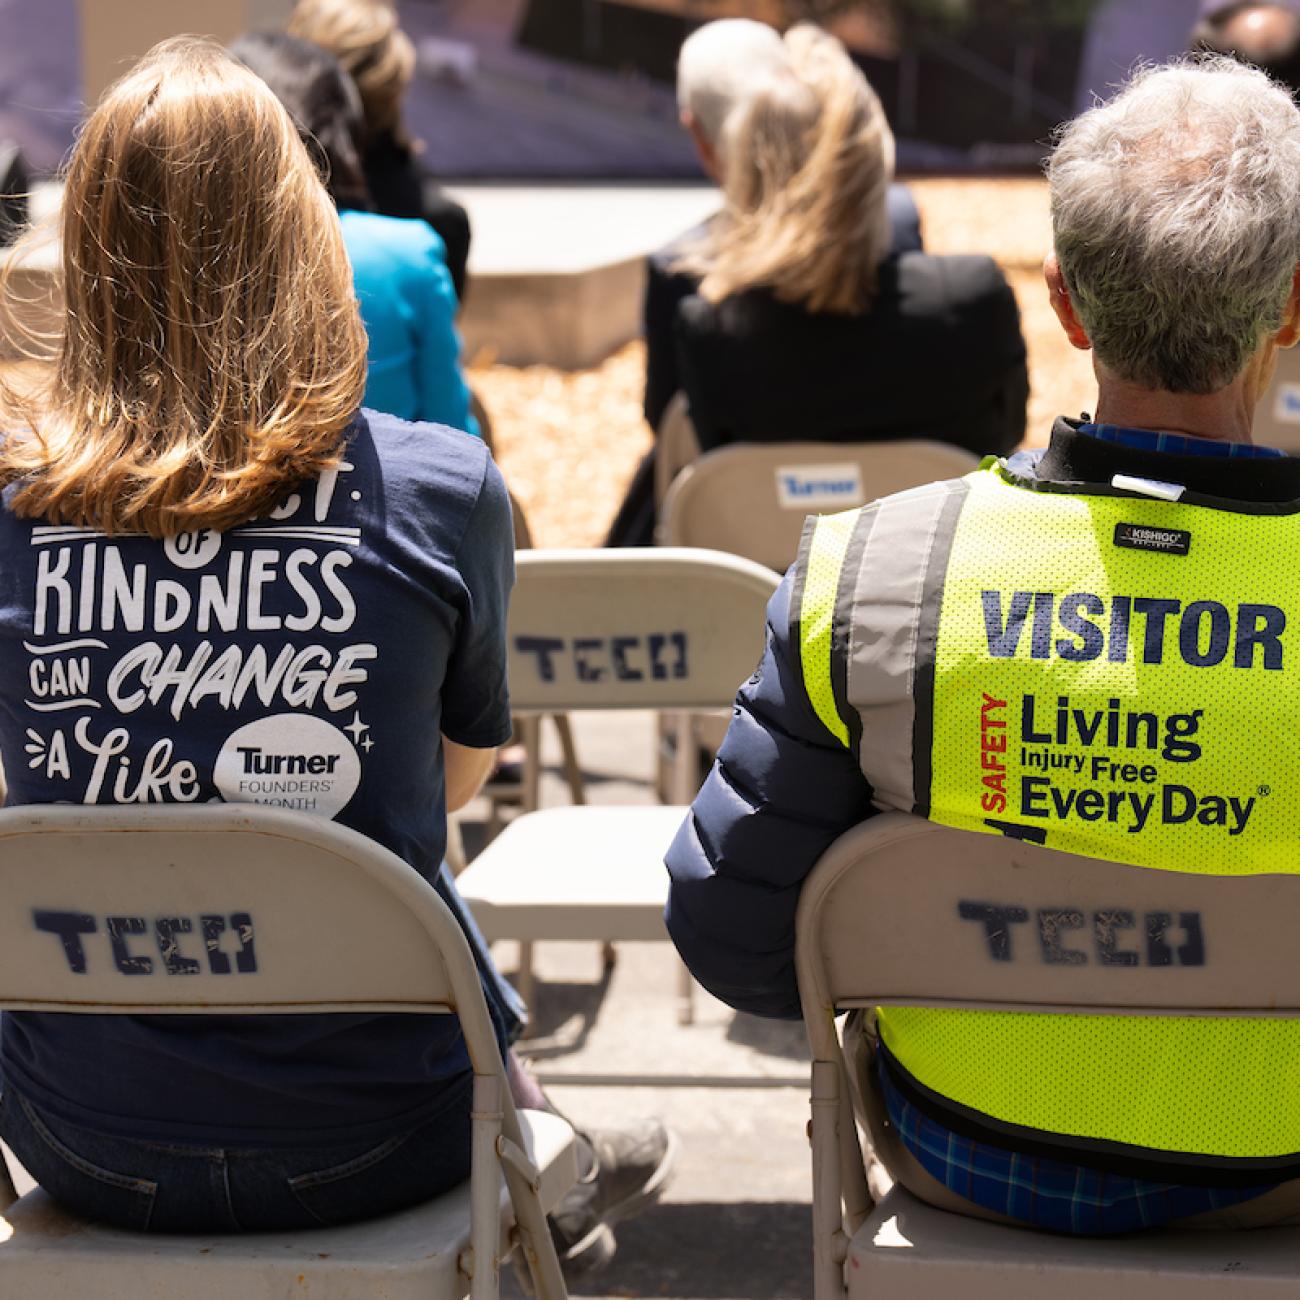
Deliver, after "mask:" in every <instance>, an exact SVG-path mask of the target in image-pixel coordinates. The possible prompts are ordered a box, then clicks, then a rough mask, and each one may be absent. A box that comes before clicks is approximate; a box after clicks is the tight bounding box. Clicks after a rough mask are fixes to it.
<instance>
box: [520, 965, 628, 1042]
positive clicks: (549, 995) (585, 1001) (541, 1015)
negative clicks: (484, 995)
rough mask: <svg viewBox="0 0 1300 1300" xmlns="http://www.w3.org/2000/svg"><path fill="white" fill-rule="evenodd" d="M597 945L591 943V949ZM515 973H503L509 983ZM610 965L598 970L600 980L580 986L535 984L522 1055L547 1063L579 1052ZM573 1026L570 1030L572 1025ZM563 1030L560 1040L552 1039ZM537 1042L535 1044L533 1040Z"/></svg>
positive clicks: (603, 995)
mask: <svg viewBox="0 0 1300 1300" xmlns="http://www.w3.org/2000/svg"><path fill="white" fill-rule="evenodd" d="M596 946H597V945H595V944H592V947H593V949H594V948H595V947H596ZM514 974H515V972H513V971H506V978H507V979H510V980H511V981H512V982H513V977H514ZM613 974H614V968H613V967H612V966H609V967H602V970H601V976H600V979H598V980H595V981H583V982H582V983H560V982H558V981H551V980H538V981H537V998H536V1005H535V1006H533V1007H531V1008H530V1011H531V1014H532V1031H531V1034H530V1036H529V1037H528V1038H527V1039H525V1040H524V1043H523V1046H524V1049H525V1052H526V1054H527V1055H528V1057H529V1058H530V1059H532V1060H537V1061H541V1060H548V1059H550V1058H553V1057H558V1056H568V1055H569V1054H570V1053H572V1052H580V1051H581V1050H582V1049H583V1048H584V1047H585V1046H586V1045H587V1039H588V1038H589V1037H590V1035H591V1029H592V1026H593V1025H594V1024H595V1023H596V1017H597V1016H598V1015H599V1014H600V1008H601V1006H602V1004H603V1003H604V1001H605V998H606V996H607V995H608V993H609V982H610V980H611V979H612V978H613ZM574 1021H576V1022H577V1027H576V1029H575V1028H572V1025H573V1022H574ZM561 1028H563V1029H564V1030H565V1032H564V1036H563V1040H562V1041H561V1040H558V1039H553V1036H554V1035H556V1034H557V1033H558V1031H559V1030H560V1029H561ZM534 1040H538V1041H534Z"/></svg>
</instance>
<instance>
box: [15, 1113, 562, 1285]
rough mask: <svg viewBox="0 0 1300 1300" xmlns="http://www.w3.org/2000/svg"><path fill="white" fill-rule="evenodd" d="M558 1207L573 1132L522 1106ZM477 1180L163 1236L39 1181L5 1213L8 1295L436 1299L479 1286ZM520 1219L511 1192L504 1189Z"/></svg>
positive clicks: (548, 1204)
mask: <svg viewBox="0 0 1300 1300" xmlns="http://www.w3.org/2000/svg"><path fill="white" fill-rule="evenodd" d="M519 1120H520V1124H521V1126H522V1128H523V1133H524V1142H525V1145H526V1146H527V1147H528V1149H529V1151H530V1152H531V1153H532V1158H533V1160H534V1162H535V1163H536V1164H537V1166H538V1168H539V1169H540V1171H541V1175H542V1177H541V1199H542V1205H543V1207H544V1208H546V1209H547V1210H550V1209H551V1208H552V1207H553V1206H554V1205H555V1203H556V1202H557V1201H558V1200H559V1199H560V1198H561V1197H562V1196H563V1195H564V1193H565V1192H566V1191H567V1190H568V1189H569V1188H570V1187H572V1186H573V1184H574V1182H575V1181H576V1179H577V1167H576V1158H575V1154H574V1135H573V1130H572V1129H571V1128H570V1127H569V1125H568V1124H566V1123H565V1122H564V1121H563V1120H562V1119H560V1118H559V1117H558V1116H555V1115H549V1114H544V1113H541V1112H536V1111H521V1112H520V1114H519ZM469 1204H470V1198H469V1184H468V1183H464V1184H462V1185H461V1186H460V1187H457V1188H456V1189H455V1190H453V1191H451V1192H448V1193H447V1194H446V1195H445V1196H440V1197H438V1198H437V1199H436V1200H433V1201H429V1202H426V1203H425V1204H423V1205H417V1206H414V1207H412V1208H411V1209H409V1210H402V1211H400V1212H398V1213H397V1214H389V1215H385V1216H384V1217H383V1218H379V1219H369V1220H366V1221H365V1222H362V1223H350V1224H348V1225H346V1226H345V1227H341V1228H320V1229H315V1230H311V1231H304V1232H285V1233H279V1232H274V1233H249V1234H246V1235H242V1236H211V1237H201V1236H162V1235H147V1234H137V1233H132V1232H124V1231H120V1230H118V1229H116V1228H108V1227H104V1226H102V1225H100V1224H95V1223H89V1222H87V1221H86V1220H84V1219H80V1218H78V1217H76V1216H75V1215H72V1214H69V1213H68V1212H66V1211H65V1210H63V1209H62V1208H60V1207H59V1206H58V1205H57V1204H56V1203H55V1202H54V1201H53V1200H52V1199H51V1198H50V1197H49V1196H48V1195H47V1194H46V1193H45V1192H43V1191H41V1190H39V1189H38V1190H36V1191H34V1192H30V1193H28V1195H26V1196H24V1197H23V1198H22V1199H21V1200H19V1201H18V1202H17V1203H16V1204H15V1205H14V1206H12V1207H11V1209H10V1210H9V1211H8V1213H7V1214H6V1215H5V1216H4V1217H3V1218H0V1296H5V1297H13V1300H140V1298H142V1297H145V1296H184V1297H185V1300H232V1297H238V1300H284V1297H288V1296H298V1295H301V1296H302V1297H304V1300H308V1298H309V1300H358V1298H359V1297H362V1296H373V1297H380V1296H382V1297H383V1298H384V1300H434V1298H435V1297H444V1296H445V1297H457V1296H463V1295H465V1294H466V1293H467V1291H468V1284H467V1282H466V1280H465V1278H464V1277H463V1276H462V1275H461V1274H460V1273H459V1271H458V1269H457V1258H458V1256H459V1255H460V1252H461V1251H462V1250H463V1249H464V1248H465V1247H466V1246H467V1245H468V1244H469V1222H470V1214H469ZM502 1210H503V1214H504V1215H505V1216H506V1221H507V1222H509V1221H510V1218H511V1215H510V1203H509V1198H508V1196H507V1194H506V1192H505V1189H504V1187H503V1188H502Z"/></svg>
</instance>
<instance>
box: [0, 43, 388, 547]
mask: <svg viewBox="0 0 1300 1300" xmlns="http://www.w3.org/2000/svg"><path fill="white" fill-rule="evenodd" d="M60 222H61V239H62V289H63V296H64V309H63V314H62V321H61V325H60V327H59V330H58V332H57V337H56V339H55V340H54V362H53V365H52V367H51V369H50V373H49V377H48V381H47V382H45V383H44V384H41V385H38V386H37V388H36V390H35V391H31V389H30V387H29V388H28V390H27V391H25V392H23V393H21V394H20V393H18V392H17V391H12V390H5V391H3V392H0V420H3V421H4V423H3V426H0V427H3V430H4V432H5V434H6V437H5V439H4V442H3V444H0V483H6V484H8V483H14V482H17V483H18V484H19V487H18V490H17V491H16V492H15V494H14V496H13V499H12V502H11V505H12V508H13V509H14V511H15V512H16V513H17V514H19V515H23V516H26V517H35V518H42V519H48V520H51V521H53V522H56V523H71V524H78V525H81V526H86V527H95V528H101V529H103V530H104V531H106V532H115V531H143V532H147V533H149V534H150V535H151V536H154V537H161V536H167V535H171V534H174V533H177V532H183V531H186V530H188V529H194V528H215V529H222V528H228V527H231V526H233V525H235V524H238V523H242V522H244V521H246V520H248V519H251V518H254V517H256V516H258V515H260V514H263V513H265V512H266V511H267V510H269V509H270V508H272V507H273V506H274V505H275V504H276V502H277V501H278V500H279V499H280V498H281V497H282V496H283V495H285V493H286V492H287V491H288V489H289V488H290V487H291V486H292V485H293V484H294V483H296V482H299V481H301V480H302V479H304V478H307V477H309V476H311V475H313V474H317V473H319V472H320V471H321V470H323V469H325V468H327V467H329V466H331V465H332V464H335V463H336V462H337V457H338V453H339V451H340V449H341V445H342V440H343V434H344V432H345V431H346V429H347V427H348V425H349V423H350V422H351V420H352V418H353V416H354V414H355V412H356V410H357V407H358V406H359V405H360V402H361V395H362V392H363V390H364V387H365V366H366V337H365V331H364V327H363V326H362V324H361V319H360V315H359V313H358V310H357V305H356V297H355V294H354V292H353V288H352V274H351V270H350V267H349V265H348V260H347V254H346V252H345V250H344V247H343V240H342V235H341V232H340V229H339V225H338V219H337V216H336V214H335V211H334V208H333V206H332V204H331V203H330V200H329V197H328V195H327V194H326V192H325V189H324V187H323V186H322V185H321V183H320V180H319V179H318V177H317V175H316V170H315V168H314V167H313V165H312V162H311V159H310V158H309V157H308V155H307V152H306V150H305V149H304V148H303V145H302V143H301V141H300V140H299V138H298V133H297V131H296V130H295V129H294V126H293V123H292V122H291V121H290V120H289V117H288V115H287V114H286V113H285V111H284V109H282V108H281V107H280V105H279V103H278V102H277V100H276V98H275V96H274V95H273V94H272V93H271V92H270V90H269V89H267V87H266V86H265V85H263V83H262V82H261V81H260V80H259V79H258V78H257V77H255V76H254V75H253V74H252V73H250V72H249V71H247V70H246V69H244V68H242V67H240V66H239V65H238V64H237V63H235V62H234V61H233V60H232V59H230V58H229V57H228V56H227V55H226V54H225V53H224V52H223V51H222V50H221V49H220V48H219V47H218V46H216V45H213V44H211V43H209V42H207V41H201V40H197V39H194V38H189V37H181V38H177V39H174V40H170V41H165V42H163V43H162V44H161V45H159V46H157V47H155V49H153V50H152V51H151V52H150V53H149V54H148V55H146V56H145V58H144V59H143V60H141V62H140V63H139V64H138V65H137V66H136V67H135V68H134V69H133V70H132V71H131V72H130V73H128V74H127V75H126V76H125V77H124V78H123V79H122V80H121V81H119V82H118V83H117V85H115V86H114V87H112V89H110V90H109V91H108V92H107V93H106V95H105V96H104V98H103V100H102V101H101V102H100V104H99V106H98V108H96V109H95V111H94V112H93V113H92V114H91V116H90V118H89V120H88V121H87V122H86V125H85V128H84V129H83V131H82V133H81V136H80V138H79V140H78V142H77V145H76V148H75V150H74V151H73V155H72V159H71V162H70V163H69V166H68V171H67V179H66V186H65V190H64V198H63V207H62V213H61V218H60ZM21 261H22V257H21V253H20V254H19V257H18V259H17V261H16V263H15V265H21ZM4 288H5V283H4V281H0V294H2V293H3V291H4Z"/></svg>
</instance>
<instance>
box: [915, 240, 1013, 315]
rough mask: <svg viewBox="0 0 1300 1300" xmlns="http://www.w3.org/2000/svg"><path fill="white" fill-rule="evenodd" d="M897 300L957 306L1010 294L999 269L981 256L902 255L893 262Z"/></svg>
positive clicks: (974, 254)
mask: <svg viewBox="0 0 1300 1300" xmlns="http://www.w3.org/2000/svg"><path fill="white" fill-rule="evenodd" d="M896 268H897V284H898V292H899V294H900V296H901V297H903V298H905V299H906V298H908V297H915V298H921V299H924V300H930V299H939V300H941V301H943V302H944V303H946V304H949V305H953V306H961V305H962V304H963V303H966V302H979V301H981V300H984V299H988V298H1000V297H1003V296H1005V295H1006V294H1007V293H1009V292H1010V289H1009V286H1008V284H1007V278H1006V276H1005V275H1003V273H1002V268H1001V267H1000V266H998V264H997V263H996V262H995V261H994V260H993V259H992V258H991V257H988V256H987V255H986V254H984V253H943V254H937V253H924V252H920V251H916V252H908V253H902V254H900V255H899V257H898V258H897V260H896Z"/></svg>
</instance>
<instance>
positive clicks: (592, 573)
mask: <svg viewBox="0 0 1300 1300" xmlns="http://www.w3.org/2000/svg"><path fill="white" fill-rule="evenodd" d="M517 564H518V579H517V582H516V586H515V591H514V595H513V597H512V599H511V602H510V618H509V625H508V637H509V649H510V658H509V673H510V701H511V707H512V708H513V709H514V711H515V712H516V713H518V714H530V713H531V714H539V713H557V712H573V711H575V710H578V709H659V710H663V709H702V708H719V707H722V706H723V705H726V704H729V703H730V702H731V701H732V700H733V699H734V698H735V693H736V687H737V685H738V684H739V683H740V682H741V681H743V680H744V679H745V677H746V676H747V675H748V674H749V673H750V672H752V671H753V668H754V665H755V663H757V662H758V658H759V655H760V653H761V651H762V641H763V627H764V609H765V607H766V604H767V601H768V599H769V597H770V596H771V594H772V592H773V591H774V590H775V588H776V584H777V577H776V574H774V573H771V572H770V571H769V570H767V569H764V568H762V567H760V566H759V565H757V564H753V563H751V562H750V561H748V560H743V559H740V558H739V557H737V556H734V555H721V554H719V553H717V552H711V551H692V550H666V549H628V550H603V551H561V550H554V551H525V552H523V553H522V554H520V555H519V556H518V558H517ZM679 759H680V760H681V762H680V764H679V780H678V782H677V784H676V787H675V790H674V798H675V800H676V806H669V807H655V806H649V807H608V806H606V807H591V806H588V807H583V808H552V809H543V810H542V811H540V812H532V813H525V814H524V815H523V816H521V817H518V818H516V819H515V820H514V821H513V822H511V823H510V825H508V826H507V827H506V829H505V830H504V831H503V832H502V833H501V834H500V835H499V836H498V837H497V838H496V839H495V840H493V841H492V843H491V844H489V845H488V846H487V848H486V849H484V850H483V852H482V853H481V854H480V855H479V856H478V857H477V858H475V860H474V861H473V862H472V863H470V865H469V867H468V868H467V869H466V870H465V871H464V872H463V873H462V875H461V876H460V877H459V878H458V880H457V885H458V887H459V889H460V892H461V895H462V897H463V898H464V899H465V901H466V902H467V903H468V904H469V906H470V907H471V908H472V909H473V912H474V916H475V919H476V920H477V921H478V923H479V925H480V926H481V927H482V929H483V933H484V934H485V935H486V936H487V938H488V939H489V940H490V941H495V940H497V939H518V940H520V944H521V954H520V993H521V994H522V995H523V997H524V1000H525V1001H528V1000H530V999H531V997H532V992H533V990H532V987H531V983H532V981H531V962H532V944H533V943H534V942H535V941H537V940H542V939H565V940H587V939H591V940H595V941H597V942H608V941H613V940H620V939H626V940H637V939H666V938H667V937H668V936H667V933H666V932H665V930H664V925H663V908H664V902H665V900H666V899H667V896H668V875H667V872H666V871H665V869H664V865H663V858H664V853H665V851H666V850H667V848H668V845H669V843H670V842H671V840H672V837H673V835H674V834H675V833H676V831H677V828H678V827H679V826H680V825H681V823H682V820H683V818H684V817H685V815H686V808H685V807H683V806H681V805H684V804H686V803H688V802H689V801H690V799H691V798H692V797H693V796H694V794H695V786H694V785H693V784H692V782H693V779H694V775H695V773H694V770H693V765H692V764H691V763H690V755H688V754H685V753H682V754H679ZM683 975H684V976H685V969H684V968H683ZM690 1006H691V985H690V980H689V977H688V976H686V977H685V981H684V984H683V998H682V1014H683V1018H684V1019H686V1020H689V1018H690Z"/></svg>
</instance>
